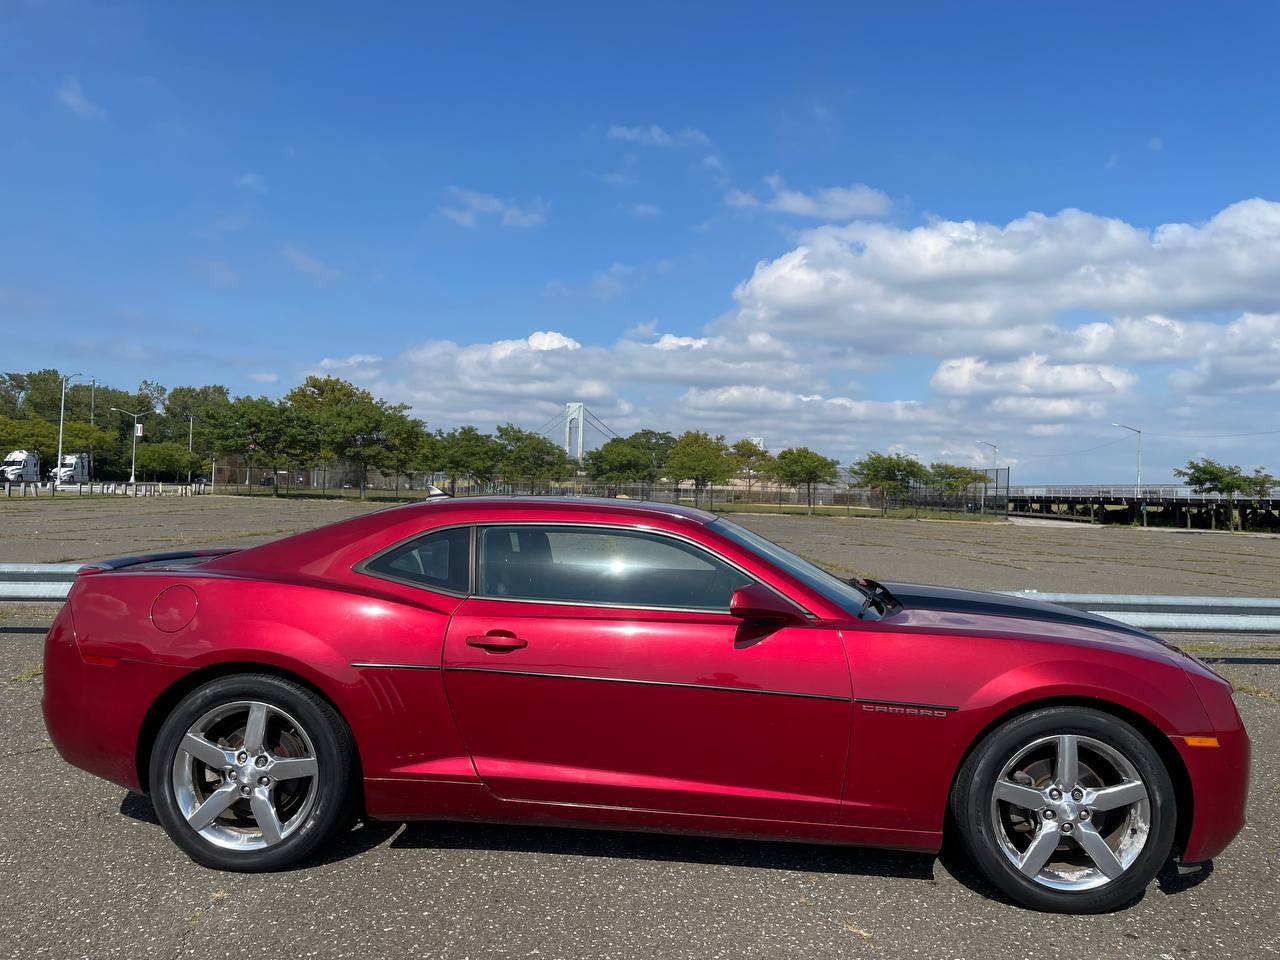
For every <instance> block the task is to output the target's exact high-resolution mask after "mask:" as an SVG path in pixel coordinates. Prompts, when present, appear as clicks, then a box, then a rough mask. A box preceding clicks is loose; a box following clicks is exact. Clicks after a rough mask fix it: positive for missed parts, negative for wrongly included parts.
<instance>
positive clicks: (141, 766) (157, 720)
mask: <svg viewBox="0 0 1280 960" xmlns="http://www.w3.org/2000/svg"><path fill="white" fill-rule="evenodd" d="M240 673H246V674H247V673H257V674H266V675H268V676H273V677H279V678H280V679H282V680H288V681H290V682H292V683H296V684H298V685H299V686H301V687H306V688H307V689H308V690H310V691H311V692H312V693H314V694H315V695H316V696H318V697H319V698H320V699H321V700H323V701H324V702H325V703H327V704H328V705H329V706H330V707H331V708H333V712H334V713H335V714H337V715H338V718H339V719H341V720H342V722H343V723H344V724H346V726H347V729H348V731H350V730H351V723H350V721H348V720H347V718H346V716H345V715H344V714H343V712H342V708H341V707H340V706H338V704H337V703H336V702H335V701H334V699H333V697H331V696H329V694H328V693H326V692H325V690H324V689H323V688H321V687H320V686H318V685H317V684H316V683H314V682H313V681H312V680H310V679H308V678H307V677H305V676H303V675H302V674H300V673H297V672H295V671H292V670H289V669H287V668H285V667H281V666H278V665H276V664H271V663H263V662H262V661H257V660H228V661H223V662H219V663H213V664H209V665H208V666H204V667H201V668H199V669H197V670H193V671H192V672H191V673H188V674H185V675H183V676H182V677H180V678H179V679H178V680H175V681H174V682H173V683H171V684H170V685H169V686H168V687H166V688H165V689H164V690H163V691H162V692H161V693H160V695H159V696H157V697H156V699H155V700H154V701H153V702H152V704H151V706H150V707H149V708H148V709H147V712H146V714H145V715H144V716H143V718H142V725H141V726H140V727H139V729H138V742H137V746H136V748H135V750H134V763H135V765H136V767H137V774H138V783H139V784H140V785H141V786H142V790H143V792H144V793H150V792H151V784H150V776H151V773H150V771H151V754H152V751H153V750H154V749H155V744H156V738H157V736H158V735H159V733H160V727H161V726H162V725H163V724H164V721H165V718H166V717H168V716H169V714H170V713H172V712H173V709H174V707H176V706H177V705H178V704H179V703H180V702H181V701H182V699H183V697H185V696H187V695H188V694H189V693H191V692H192V691H193V690H197V689H199V688H200V687H202V686H204V685H205V684H206V683H209V682H211V681H213V680H217V679H220V678H221V677H228V676H234V675H236V674H240ZM351 747H352V752H353V756H352V764H353V766H354V776H353V778H352V782H353V785H355V786H356V789H357V791H358V794H359V796H360V798H361V799H363V795H364V791H363V789H362V788H360V787H359V786H358V785H359V784H362V783H363V767H362V765H361V762H360V745H359V743H358V742H357V741H356V738H355V736H354V735H353V736H352V737H351Z"/></svg>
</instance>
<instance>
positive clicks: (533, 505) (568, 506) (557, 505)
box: [393, 496, 716, 523]
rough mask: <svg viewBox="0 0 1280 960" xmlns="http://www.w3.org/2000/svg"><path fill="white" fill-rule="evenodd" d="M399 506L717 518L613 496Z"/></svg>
mask: <svg viewBox="0 0 1280 960" xmlns="http://www.w3.org/2000/svg"><path fill="white" fill-rule="evenodd" d="M393 509H396V510H423V511H430V512H431V513H433V514H434V513H436V512H442V513H443V512H453V511H455V510H458V511H462V510H465V511H467V512H472V511H480V512H484V511H489V510H492V511H509V510H512V509H516V510H521V511H525V512H528V513H535V514H536V513H548V514H551V513H563V512H564V511H566V510H569V511H581V512H584V513H600V512H605V513H616V514H619V515H620V516H664V517H679V518H681V519H684V520H693V521H695V522H697V523H711V522H712V521H713V520H715V519H716V515H715V514H714V513H709V512H707V511H706V510H699V509H698V508H697V507H688V506H685V505H684V504H680V503H659V502H656V501H653V500H625V499H615V498H612V497H516V496H485V497H448V498H446V497H434V498H432V499H431V500H429V501H428V502H426V503H412V504H405V505H403V506H401V507H395V508H393Z"/></svg>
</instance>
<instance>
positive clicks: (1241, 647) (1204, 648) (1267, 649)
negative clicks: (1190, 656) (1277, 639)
mask: <svg viewBox="0 0 1280 960" xmlns="http://www.w3.org/2000/svg"><path fill="white" fill-rule="evenodd" d="M1178 646H1179V647H1181V648H1182V649H1183V650H1185V651H1186V652H1187V653H1209V654H1219V653H1280V643H1241V644H1235V643H1212V642H1206V643H1180V644H1178Z"/></svg>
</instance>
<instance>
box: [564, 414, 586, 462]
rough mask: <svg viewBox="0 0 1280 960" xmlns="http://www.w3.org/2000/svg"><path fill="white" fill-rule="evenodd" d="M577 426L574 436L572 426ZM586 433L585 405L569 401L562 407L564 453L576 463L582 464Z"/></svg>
mask: <svg viewBox="0 0 1280 960" xmlns="http://www.w3.org/2000/svg"><path fill="white" fill-rule="evenodd" d="M575 423H576V424H577V425H578V432H577V434H574V432H573V425H574V424H575ZM586 432H587V411H586V404H584V403H582V402H581V401H570V402H569V403H566V404H565V405H564V452H565V453H566V454H567V455H569V456H570V457H573V458H574V459H575V460H577V461H578V463H581V462H582V451H583V442H584V437H585V436H586Z"/></svg>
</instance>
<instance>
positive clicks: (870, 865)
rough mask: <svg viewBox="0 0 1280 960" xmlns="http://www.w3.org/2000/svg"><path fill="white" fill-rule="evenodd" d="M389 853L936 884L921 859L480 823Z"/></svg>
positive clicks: (448, 826)
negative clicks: (493, 854)
mask: <svg viewBox="0 0 1280 960" xmlns="http://www.w3.org/2000/svg"><path fill="white" fill-rule="evenodd" d="M391 846H392V847H394V848H400V849H437V850H439V849H450V850H495V851H510V852H520V853H548V854H568V855H571V856H579V857H602V858H603V857H607V858H612V859H621V860H650V861H657V862H668V863H703V864H714V865H723V866H742V867H753V868H757V869H772V870H801V871H806V872H811V873H840V874H856V875H868V876H885V877H900V878H904V879H910V880H922V881H929V882H933V868H934V863H935V862H936V858H935V857H932V856H928V855H922V854H913V853H902V852H897V851H886V850H871V849H865V848H864V849H858V848H853V847H837V846H825V845H819V844H811V843H783V842H778V841H771V840H737V839H724V838H719V837H704V836H686V835H676V834H655V833H632V832H627V831H617V830H582V829H574V828H566V827H523V826H505V825H495V824H480V823H444V822H426V823H409V824H406V825H405V828H404V830H403V831H402V832H401V833H400V834H399V835H398V836H396V837H395V839H393V840H392V842H391Z"/></svg>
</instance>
